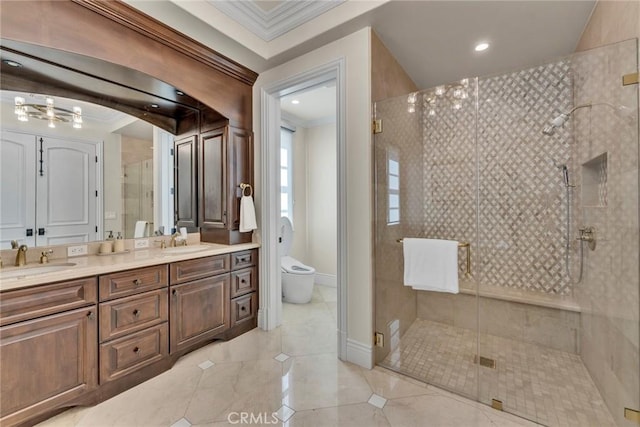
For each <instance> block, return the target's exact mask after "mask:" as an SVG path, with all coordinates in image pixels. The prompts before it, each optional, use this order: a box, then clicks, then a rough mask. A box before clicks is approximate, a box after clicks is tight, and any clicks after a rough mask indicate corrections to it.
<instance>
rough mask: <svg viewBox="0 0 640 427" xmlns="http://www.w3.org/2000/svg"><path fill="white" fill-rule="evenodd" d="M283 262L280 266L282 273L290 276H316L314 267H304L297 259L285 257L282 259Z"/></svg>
mask: <svg viewBox="0 0 640 427" xmlns="http://www.w3.org/2000/svg"><path fill="white" fill-rule="evenodd" d="M281 260H282V262H281V263H280V265H281V266H282V271H284V272H286V273H290V274H301V275H307V274H315V272H316V270H315V269H314V268H313V267H309V266H308V265H304V264H303V263H301V262H300V261H298V260H297V259H295V258H291V257H290V256H283V257H282V258H281Z"/></svg>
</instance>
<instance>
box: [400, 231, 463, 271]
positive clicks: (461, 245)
mask: <svg viewBox="0 0 640 427" xmlns="http://www.w3.org/2000/svg"><path fill="white" fill-rule="evenodd" d="M403 241H404V239H398V240H396V242H398V243H402V242H403ZM458 248H466V249H467V260H466V268H465V272H464V275H465V277H469V276H471V243H469V242H458Z"/></svg>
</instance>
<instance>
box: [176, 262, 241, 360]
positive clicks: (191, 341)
mask: <svg viewBox="0 0 640 427" xmlns="http://www.w3.org/2000/svg"><path fill="white" fill-rule="evenodd" d="M228 272H229V255H228V254H225V255H216V256H211V257H204V258H197V259H194V260H188V261H180V262H175V263H172V264H171V267H170V283H171V286H170V289H169V292H170V294H171V296H170V309H169V311H170V316H171V325H170V326H171V330H170V335H169V336H170V339H169V342H170V343H171V348H170V352H171V354H174V353H178V352H183V351H186V350H188V349H191V348H195V347H196V346H198V345H199V344H201V343H203V342H206V341H209V340H211V339H213V338H214V337H216V336H217V335H220V334H221V333H223V332H225V331H226V330H227V329H228V328H229V323H230V320H229V306H228V301H229V274H228Z"/></svg>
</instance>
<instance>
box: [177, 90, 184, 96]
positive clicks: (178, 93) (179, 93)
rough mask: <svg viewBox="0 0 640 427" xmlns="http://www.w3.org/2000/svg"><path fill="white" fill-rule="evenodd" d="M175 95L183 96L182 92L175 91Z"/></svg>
mask: <svg viewBox="0 0 640 427" xmlns="http://www.w3.org/2000/svg"><path fill="white" fill-rule="evenodd" d="M176 95H179V96H184V92H183V91H181V90H176Z"/></svg>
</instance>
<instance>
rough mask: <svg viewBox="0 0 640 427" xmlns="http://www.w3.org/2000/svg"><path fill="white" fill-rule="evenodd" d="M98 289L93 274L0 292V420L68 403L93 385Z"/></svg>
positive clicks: (17, 419)
mask: <svg viewBox="0 0 640 427" xmlns="http://www.w3.org/2000/svg"><path fill="white" fill-rule="evenodd" d="M96 288H97V284H96V278H95V277H94V278H88V279H80V280H73V281H69V282H61V283H56V284H52V285H45V286H41V287H36V288H28V289H20V290H16V291H9V292H5V293H3V294H2V295H0V300H1V301H2V304H0V319H2V321H3V325H4V326H2V327H0V378H1V379H2V380H1V381H0V424H1V425H7V426H9V425H16V424H22V423H25V422H26V421H28V420H30V419H32V418H34V417H36V416H38V415H41V414H45V413H47V412H49V411H52V410H54V409H56V408H60V407H64V406H72V405H74V404H76V403H78V401H80V400H81V399H82V398H83V397H84V396H85V395H86V394H87V393H89V392H91V391H93V390H95V389H96V388H97V385H98V370H97V366H98V348H97V347H98V345H97V338H98V315H97V306H96V302H97V298H96V296H97V291H96ZM76 307H80V308H76ZM43 314H45V315H43ZM16 320H19V321H16Z"/></svg>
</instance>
